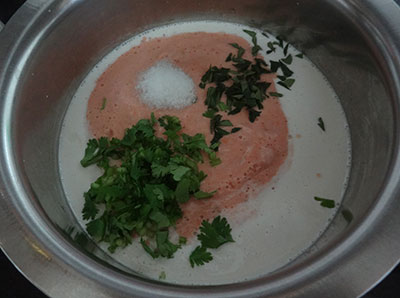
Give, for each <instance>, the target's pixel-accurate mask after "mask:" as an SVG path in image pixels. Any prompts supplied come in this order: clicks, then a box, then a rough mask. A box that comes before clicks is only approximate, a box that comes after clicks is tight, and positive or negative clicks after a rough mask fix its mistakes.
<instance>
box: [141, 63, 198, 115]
mask: <svg viewBox="0 0 400 298" xmlns="http://www.w3.org/2000/svg"><path fill="white" fill-rule="evenodd" d="M136 88H137V89H138V90H139V91H140V93H141V100H142V101H143V102H144V103H146V104H147V105H149V106H152V107H155V108H164V109H181V108H184V107H186V106H188V105H190V104H193V103H194V102H195V101H196V95H195V90H194V83H193V80H192V79H191V78H190V77H189V76H188V75H187V74H185V73H184V72H183V71H182V70H181V69H180V68H178V67H177V66H174V65H172V64H171V63H170V62H168V61H166V60H162V61H160V62H158V63H157V64H155V65H153V66H152V67H150V68H149V69H147V70H146V71H144V72H143V73H142V74H141V75H140V77H139V83H138V85H137V86H136Z"/></svg>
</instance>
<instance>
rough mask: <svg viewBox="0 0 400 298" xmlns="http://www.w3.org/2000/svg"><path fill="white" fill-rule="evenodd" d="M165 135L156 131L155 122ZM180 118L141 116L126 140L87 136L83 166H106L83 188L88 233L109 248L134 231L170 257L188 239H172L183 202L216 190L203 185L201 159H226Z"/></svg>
mask: <svg viewBox="0 0 400 298" xmlns="http://www.w3.org/2000/svg"><path fill="white" fill-rule="evenodd" d="M156 124H159V125H160V126H161V127H162V128H163V129H164V132H163V135H164V138H162V137H158V136H156V133H155V126H156ZM181 128H182V127H181V124H180V121H179V119H178V118H177V117H171V116H163V117H161V118H159V119H158V120H157V119H156V118H155V117H154V115H153V114H152V117H151V119H142V120H140V121H138V122H137V124H136V125H134V126H132V127H131V128H129V129H127V130H126V132H125V135H124V137H123V138H122V139H116V138H113V139H111V140H110V139H108V138H105V137H101V138H99V139H91V140H89V141H88V144H87V148H86V150H85V155H84V157H83V159H82V160H81V165H82V166H83V167H87V166H90V165H92V164H96V165H97V166H98V167H99V168H101V169H102V170H104V173H103V175H101V176H100V177H99V178H98V179H97V180H96V181H95V182H93V183H92V184H91V186H90V189H89V190H88V191H87V192H85V193H84V198H85V204H84V208H83V210H82V212H83V218H84V219H85V220H89V222H88V223H87V226H86V227H87V231H88V233H89V234H90V235H91V236H92V237H93V238H94V239H95V240H97V241H99V242H100V241H104V242H106V243H108V244H109V247H108V249H109V251H110V252H114V251H115V249H116V248H118V247H121V248H123V247H125V246H127V245H128V244H130V243H131V242H132V238H133V237H134V236H138V237H140V242H141V244H142V246H143V248H144V249H145V251H146V252H147V253H149V254H150V255H151V256H152V257H153V258H158V257H166V258H171V257H172V256H173V254H174V253H175V252H176V251H177V250H178V249H179V248H180V247H181V244H183V243H184V242H185V241H184V240H185V239H183V238H181V239H180V241H179V243H176V244H174V243H172V242H171V241H170V239H169V228H170V227H173V226H174V225H175V223H176V221H177V220H178V219H179V218H181V217H182V211H181V208H180V204H181V203H185V202H187V201H188V200H189V199H190V198H191V197H195V198H197V199H204V198H209V197H211V196H212V195H213V194H214V192H204V191H201V190H200V185H201V182H202V181H203V179H204V178H205V177H206V175H205V174H204V172H202V171H200V170H199V169H198V163H201V162H204V160H203V159H204V156H208V160H209V163H210V164H211V165H212V166H216V165H218V164H219V163H220V162H221V161H220V159H219V158H218V157H217V156H216V152H215V151H214V150H213V149H212V148H210V147H209V146H208V145H207V144H206V141H205V137H204V135H203V134H196V135H194V136H190V135H187V134H184V133H181V132H180V130H181Z"/></svg>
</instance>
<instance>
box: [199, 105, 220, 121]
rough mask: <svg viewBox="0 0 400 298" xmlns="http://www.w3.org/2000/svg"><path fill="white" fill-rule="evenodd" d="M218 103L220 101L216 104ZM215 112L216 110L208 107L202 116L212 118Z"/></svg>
mask: <svg viewBox="0 0 400 298" xmlns="http://www.w3.org/2000/svg"><path fill="white" fill-rule="evenodd" d="M220 103H221V102H219V103H218V104H220ZM216 112H217V111H216V110H213V109H208V110H207V111H205V112H204V113H203V116H204V117H206V118H210V119H212V118H213V117H214V115H215V113H216Z"/></svg>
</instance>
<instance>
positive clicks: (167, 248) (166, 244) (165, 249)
mask: <svg viewBox="0 0 400 298" xmlns="http://www.w3.org/2000/svg"><path fill="white" fill-rule="evenodd" d="M156 243H157V250H158V251H159V253H160V256H162V257H166V258H169V259H170V258H172V257H173V255H174V253H175V252H176V251H177V250H178V249H179V248H181V246H180V245H179V244H178V245H176V244H173V243H172V242H170V241H169V240H168V231H162V232H161V231H160V232H157V233H156Z"/></svg>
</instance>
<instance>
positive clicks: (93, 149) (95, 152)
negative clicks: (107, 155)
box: [81, 139, 105, 168]
mask: <svg viewBox="0 0 400 298" xmlns="http://www.w3.org/2000/svg"><path fill="white" fill-rule="evenodd" d="M104 149H105V148H100V142H99V141H97V140H96V139H91V140H89V141H88V143H87V146H86V149H85V155H84V157H83V158H82V160H81V165H82V166H83V167H85V168H86V167H88V166H90V165H91V164H95V163H97V162H98V161H100V160H101V159H102V158H103V155H102V153H103V151H104Z"/></svg>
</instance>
